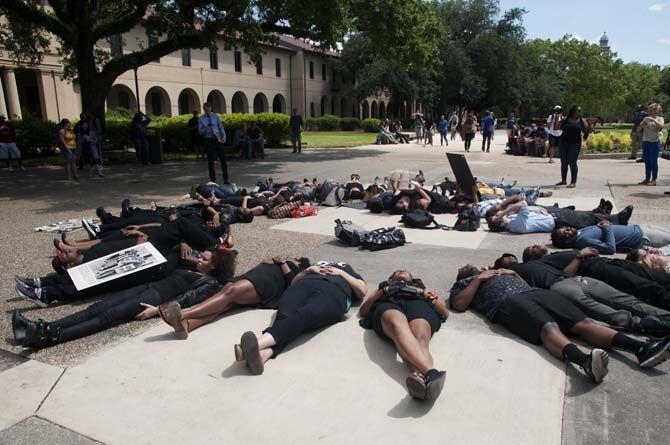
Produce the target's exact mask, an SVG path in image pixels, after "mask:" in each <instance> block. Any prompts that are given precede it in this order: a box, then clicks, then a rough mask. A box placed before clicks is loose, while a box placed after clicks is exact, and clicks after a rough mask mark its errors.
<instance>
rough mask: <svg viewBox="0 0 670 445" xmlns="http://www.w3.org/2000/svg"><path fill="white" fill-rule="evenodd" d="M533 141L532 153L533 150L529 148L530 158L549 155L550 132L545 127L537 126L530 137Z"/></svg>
mask: <svg viewBox="0 0 670 445" xmlns="http://www.w3.org/2000/svg"><path fill="white" fill-rule="evenodd" d="M530 139H531V140H532V153H531V149H530V148H528V149H527V151H528V155H529V156H531V155H532V156H539V157H542V158H543V157H545V156H546V155H547V143H548V141H549V132H548V131H547V130H546V129H545V128H544V126H543V125H540V126H536V128H535V129H534V130H533V132H532V133H531V135H530Z"/></svg>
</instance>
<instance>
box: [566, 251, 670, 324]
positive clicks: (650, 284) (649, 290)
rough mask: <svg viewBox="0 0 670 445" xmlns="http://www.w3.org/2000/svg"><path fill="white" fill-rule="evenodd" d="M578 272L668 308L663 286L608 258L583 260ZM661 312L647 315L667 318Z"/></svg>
mask: <svg viewBox="0 0 670 445" xmlns="http://www.w3.org/2000/svg"><path fill="white" fill-rule="evenodd" d="M578 272H579V274H581V275H582V276H585V277H593V278H596V279H598V280H600V281H602V282H605V283H607V284H609V285H610V286H612V287H614V288H616V289H618V290H620V291H623V292H625V293H627V294H631V295H633V296H635V297H637V298H638V299H640V300H642V301H646V302H647V303H649V304H652V305H654V306H657V307H659V308H662V309H666V310H670V292H669V291H668V290H667V289H666V288H665V287H663V286H662V285H660V284H658V283H656V282H654V281H651V280H648V279H646V278H643V277H640V276H638V275H636V274H635V273H633V272H630V271H628V270H626V269H623V268H621V267H618V266H616V265H614V264H612V263H610V260H608V259H605V258H592V259H589V260H587V261H584V262H582V264H581V266H580V267H579V271H578ZM662 312H663V313H662V314H656V313H651V314H649V315H656V316H659V317H660V318H664V319H668V316H667V314H666V313H665V311H662Z"/></svg>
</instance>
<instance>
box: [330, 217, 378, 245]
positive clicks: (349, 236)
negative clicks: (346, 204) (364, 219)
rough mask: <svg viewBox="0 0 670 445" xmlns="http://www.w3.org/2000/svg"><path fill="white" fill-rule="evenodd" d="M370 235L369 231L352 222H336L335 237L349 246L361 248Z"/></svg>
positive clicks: (337, 220)
mask: <svg viewBox="0 0 670 445" xmlns="http://www.w3.org/2000/svg"><path fill="white" fill-rule="evenodd" d="M369 233H370V231H369V230H368V229H366V228H364V227H361V226H359V225H357V224H354V223H352V222H351V221H340V220H339V219H336V220H335V237H336V238H337V239H339V240H340V241H341V242H342V243H344V244H346V245H347V246H351V247H355V246H360V245H361V243H362V242H363V239H365V237H366V236H367V235H368V234H369Z"/></svg>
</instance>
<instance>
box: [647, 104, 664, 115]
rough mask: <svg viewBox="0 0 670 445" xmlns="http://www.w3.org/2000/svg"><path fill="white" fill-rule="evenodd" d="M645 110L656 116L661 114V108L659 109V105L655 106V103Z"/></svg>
mask: <svg viewBox="0 0 670 445" xmlns="http://www.w3.org/2000/svg"><path fill="white" fill-rule="evenodd" d="M647 109H648V110H649V112H650V113H656V114H658V113H660V112H661V109H662V107H661V104H657V103H655V102H654V103H651V104H649V107H647Z"/></svg>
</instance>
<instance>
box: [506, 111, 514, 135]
mask: <svg viewBox="0 0 670 445" xmlns="http://www.w3.org/2000/svg"><path fill="white" fill-rule="evenodd" d="M514 127H516V116H515V115H514V113H513V112H512V113H510V114H509V117H508V118H507V122H505V131H506V132H507V139H508V140H509V138H510V137H512V133H513V132H514Z"/></svg>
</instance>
